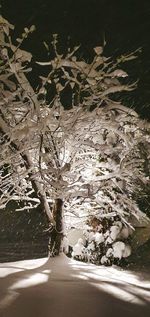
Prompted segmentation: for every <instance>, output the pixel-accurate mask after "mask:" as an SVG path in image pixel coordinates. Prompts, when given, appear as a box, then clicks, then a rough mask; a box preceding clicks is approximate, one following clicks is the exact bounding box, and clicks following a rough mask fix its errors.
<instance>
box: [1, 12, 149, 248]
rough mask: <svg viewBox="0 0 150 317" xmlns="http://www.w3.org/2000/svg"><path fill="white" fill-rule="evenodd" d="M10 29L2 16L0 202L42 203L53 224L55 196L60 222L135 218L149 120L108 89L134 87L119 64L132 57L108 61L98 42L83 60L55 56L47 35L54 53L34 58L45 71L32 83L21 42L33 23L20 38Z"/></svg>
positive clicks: (74, 55) (143, 180)
mask: <svg viewBox="0 0 150 317" xmlns="http://www.w3.org/2000/svg"><path fill="white" fill-rule="evenodd" d="M10 29H12V25H10V24H9V23H8V22H7V21H6V20H4V19H2V18H1V21H0V34H1V67H0V85H1V96H0V112H1V117H0V133H1V151H0V191H1V198H0V206H1V208H5V206H6V204H7V203H8V202H9V201H10V200H12V199H14V200H17V201H19V202H20V207H19V209H20V210H21V209H30V208H35V207H37V206H38V205H39V204H41V206H42V208H43V210H45V212H46V214H47V216H48V218H49V219H50V221H52V222H54V219H53V214H52V212H51V208H50V205H51V203H52V202H53V201H55V200H56V199H61V200H62V201H63V202H64V212H65V220H66V222H67V224H68V222H72V223H73V224H75V225H78V226H80V224H81V223H82V225H83V223H84V222H86V220H87V217H89V215H93V216H95V217H97V219H103V218H105V217H106V218H107V219H108V218H111V219H112V218H113V219H115V217H118V219H119V221H120V222H121V223H122V225H123V226H130V216H131V214H132V215H134V216H135V217H141V213H140V209H139V207H138V205H137V202H136V200H137V198H136V197H137V196H136V193H137V188H139V190H140V188H141V187H142V186H143V184H144V186H145V187H147V185H148V183H149V175H148V167H145V166H146V163H145V162H147V161H148V155H149V132H148V123H147V122H145V121H142V120H140V119H139V117H138V115H137V113H136V112H135V111H134V110H132V109H128V108H126V107H124V106H123V105H122V104H120V103H119V102H115V100H114V99H113V94H115V93H120V92H122V91H130V90H132V89H134V88H135V86H136V83H132V84H130V85H128V84H126V79H124V77H127V76H128V75H127V73H126V72H125V71H123V70H122V69H120V62H121V61H128V60H130V59H133V58H135V57H136V56H135V55H134V54H128V55H125V56H122V57H121V58H120V59H117V60H116V61H113V60H112V59H111V58H108V57H107V58H106V57H105V56H104V55H103V47H97V48H95V49H94V55H93V60H92V61H90V62H87V61H84V60H82V59H80V58H79V57H78V54H77V52H78V49H79V47H75V48H74V49H73V50H72V51H71V50H70V49H68V51H67V53H66V55H61V54H59V53H58V51H57V37H56V36H54V40H53V43H52V45H53V51H54V58H53V59H52V60H50V61H48V62H37V64H38V65H39V66H38V67H41V69H43V68H44V69H46V71H45V73H46V75H45V76H43V75H41V76H40V78H39V84H38V86H37V87H36V88H33V87H32V85H31V84H30V78H31V75H30V72H31V71H32V69H31V61H32V55H31V54H30V53H28V52H27V51H24V50H22V49H21V48H20V46H21V44H22V42H23V40H24V38H26V37H27V35H28V34H29V33H31V32H33V30H34V27H33V26H32V27H31V28H30V29H27V28H25V30H24V33H23V34H22V38H20V39H17V41H18V43H19V44H16V43H15V44H14V43H12V40H11V36H10ZM41 73H42V70H41ZM124 80H125V81H124ZM49 92H51V96H49ZM66 94H67V96H68V97H67V104H66V100H65V104H66V106H65V107H64V95H66ZM143 152H144V153H145V154H144V155H143ZM112 235H113V231H112ZM96 243H98V242H96ZM112 248H113V250H115V251H113V252H114V254H115V252H117V251H116V247H114V246H113V247H112Z"/></svg>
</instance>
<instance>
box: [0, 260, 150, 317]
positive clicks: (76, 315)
mask: <svg viewBox="0 0 150 317" xmlns="http://www.w3.org/2000/svg"><path fill="white" fill-rule="evenodd" d="M115 315H116V316H121V317H124V316H127V317H131V316H132V317H134V316H136V317H139V316H140V317H141V315H142V316H143V317H148V316H150V275H147V276H144V278H143V275H142V274H141V276H139V275H138V274H136V275H135V274H134V273H132V272H125V271H122V270H120V269H116V268H113V267H109V268H105V267H97V266H95V265H92V264H86V263H81V262H76V261H74V260H71V259H68V258H67V257H66V256H64V255H62V256H59V257H56V258H51V259H49V260H47V259H46V258H44V259H37V260H26V261H18V262H12V263H1V264H0V317H99V316H101V317H110V316H115Z"/></svg>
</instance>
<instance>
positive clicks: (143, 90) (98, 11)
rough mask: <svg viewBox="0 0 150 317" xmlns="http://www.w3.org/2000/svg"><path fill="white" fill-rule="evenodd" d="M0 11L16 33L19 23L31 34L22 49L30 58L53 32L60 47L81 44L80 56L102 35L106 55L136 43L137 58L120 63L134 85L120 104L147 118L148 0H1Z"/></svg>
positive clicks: (38, 55)
mask: <svg viewBox="0 0 150 317" xmlns="http://www.w3.org/2000/svg"><path fill="white" fill-rule="evenodd" d="M1 5H2V8H1V10H2V15H3V17H5V18H6V19H8V20H9V21H10V22H11V23H13V24H14V25H15V26H16V28H15V30H16V31H15V32H16V35H18V34H19V32H22V31H23V28H24V27H25V26H30V25H32V24H35V25H36V32H35V33H34V34H33V35H32V36H31V37H30V40H27V41H26V43H25V48H26V49H28V50H30V51H31V52H32V53H33V57H34V58H35V59H38V58H39V59H40V58H45V54H46V52H45V50H44V45H43V44H42V43H43V41H46V42H50V41H51V38H52V37H51V36H52V34H53V33H58V34H59V36H60V43H61V46H62V49H63V48H65V47H67V46H68V45H71V44H75V45H76V44H79V43H81V45H82V52H83V56H84V57H88V56H89V54H90V52H91V50H92V48H93V47H94V46H97V45H100V44H102V43H103V40H104V38H105V39H106V42H107V45H106V48H105V54H106V55H112V56H118V55H120V54H123V53H128V52H131V51H134V50H136V49H137V48H139V47H141V48H142V52H141V54H140V55H139V57H138V59H137V60H135V61H132V62H130V63H129V64H126V65H125V66H124V69H125V70H126V71H128V73H129V75H130V80H131V81H133V80H136V79H139V84H138V88H137V89H136V91H134V92H130V94H126V95H125V96H124V103H125V105H127V106H128V107H133V108H134V109H136V111H137V112H138V113H139V114H140V115H141V116H142V117H143V118H146V119H148V118H149V119H150V0H143V1H141V0H80V1H78V0H24V1H22V0H15V1H13V0H1Z"/></svg>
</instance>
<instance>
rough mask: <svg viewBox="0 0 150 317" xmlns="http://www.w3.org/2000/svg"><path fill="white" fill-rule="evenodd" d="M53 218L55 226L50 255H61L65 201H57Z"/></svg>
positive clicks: (51, 232)
mask: <svg viewBox="0 0 150 317" xmlns="http://www.w3.org/2000/svg"><path fill="white" fill-rule="evenodd" d="M53 218H54V221H55V226H53V227H52V229H51V231H50V241H49V251H50V255H52V256H55V255H59V253H60V250H61V242H62V238H63V229H64V228H63V201H62V199H60V198H57V199H55V203H54V207H53Z"/></svg>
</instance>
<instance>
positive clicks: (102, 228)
mask: <svg viewBox="0 0 150 317" xmlns="http://www.w3.org/2000/svg"><path fill="white" fill-rule="evenodd" d="M116 219H117V220H116ZM94 222H95V223H96V222H97V226H95V225H94V226H93V218H92V219H91V220H90V221H89V226H88V229H87V230H85V232H84V234H85V238H86V250H87V252H88V261H91V262H93V263H96V264H102V265H111V264H113V263H115V264H121V263H122V262H123V261H124V259H125V258H127V257H128V256H130V255H131V247H130V238H131V232H132V231H131V228H130V227H129V226H127V225H126V226H125V225H124V224H123V223H122V222H121V221H120V220H118V217H114V218H113V217H112V218H110V219H107V218H103V219H101V220H100V219H96V218H94ZM84 260H85V261H87V257H85V258H84Z"/></svg>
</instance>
